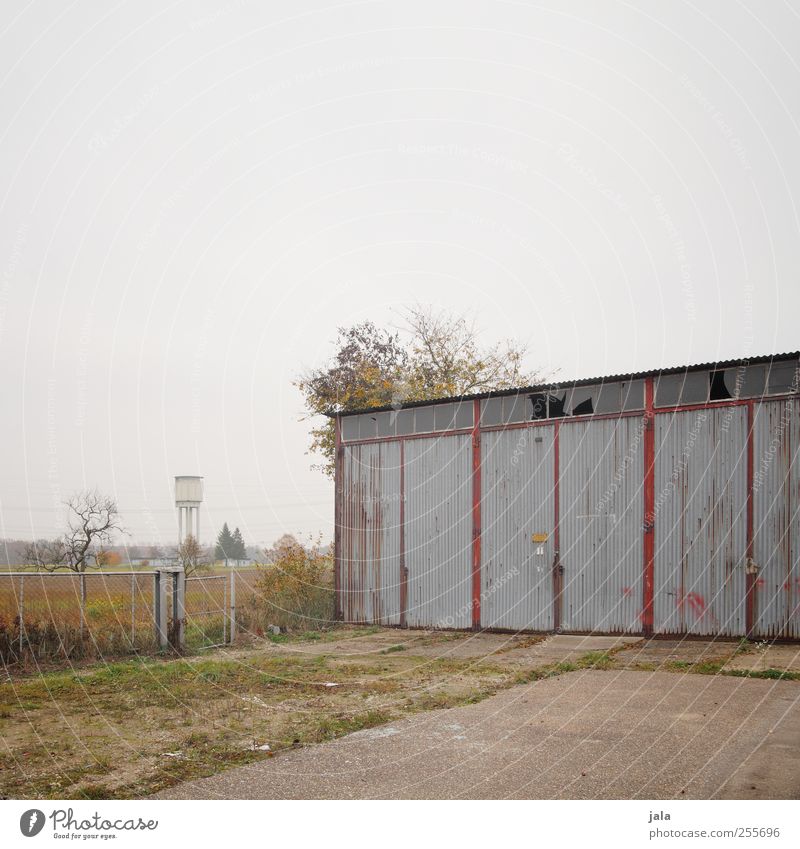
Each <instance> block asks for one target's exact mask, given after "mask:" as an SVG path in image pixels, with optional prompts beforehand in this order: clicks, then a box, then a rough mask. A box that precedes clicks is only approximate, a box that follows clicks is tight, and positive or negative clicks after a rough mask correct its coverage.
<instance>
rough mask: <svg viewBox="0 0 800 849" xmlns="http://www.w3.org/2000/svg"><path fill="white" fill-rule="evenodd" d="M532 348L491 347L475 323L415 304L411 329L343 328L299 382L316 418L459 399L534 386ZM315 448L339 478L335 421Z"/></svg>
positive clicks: (314, 436) (323, 426)
mask: <svg viewBox="0 0 800 849" xmlns="http://www.w3.org/2000/svg"><path fill="white" fill-rule="evenodd" d="M526 354H527V349H526V347H525V346H524V345H521V344H519V343H517V342H514V341H512V340H505V341H503V342H499V343H497V344H495V345H490V346H488V347H486V346H483V345H482V344H481V342H480V338H479V332H478V329H477V328H476V326H475V323H474V322H473V321H470V320H468V319H467V318H466V317H464V316H453V315H451V314H449V313H447V312H437V311H435V310H432V309H429V308H426V307H413V308H411V309H409V310H408V311H407V313H406V315H405V327H404V328H403V329H402V330H401V331H390V330H386V329H383V328H379V327H377V326H376V325H375V324H374V323H373V322H371V321H364V322H361V323H359V324H356V325H353V326H352V327H349V328H345V327H342V328H339V332H338V336H337V339H336V351H335V353H334V355H333V357H332V358H331V360H330V361H329V362H328V363H327V364H325V365H324V366H321V367H318V368H314V369H310V370H309V371H307V372H306V373H305V374H303V375H302V376H301V377H300V378H299V379H298V380H297V381H296V383H295V385H296V386H297V387H298V388H299V389H300V391H301V392H302V393H303V396H304V398H305V405H306V410H307V417H308V418H316V417H317V416H320V415H325V414H328V413H336V412H345V411H347V410H359V409H367V408H370V407H383V406H389V405H392V406H395V407H397V408H398V409H399V408H400V407H401V406H402V405H403V404H404V403H405V402H407V401H424V400H428V399H433V398H445V397H447V398H451V397H459V396H462V395H469V394H472V393H476V392H488V391H491V390H496V389H508V388H512V387H515V386H524V385H531V384H534V383H536V382H538V381H539V380H541V375H540V374H538V373H536V372H530V371H526V369H525V367H524V363H523V360H524V358H525V356H526ZM311 451H312V452H313V453H316V454H318V455H319V456H320V457H321V459H322V462H321V463H320V464H318V466H317V468H320V469H322V470H323V471H324V472H325V473H326V474H328V475H333V468H334V453H335V431H334V423H333V421H332V420H331V419H329V418H328V419H326V420H325V421H324V422H320V423H319V424H316V423H315V424H314V426H313V427H312V429H311Z"/></svg>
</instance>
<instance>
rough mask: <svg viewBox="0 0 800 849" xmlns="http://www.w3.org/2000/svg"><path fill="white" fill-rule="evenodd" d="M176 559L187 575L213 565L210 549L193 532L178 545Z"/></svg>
mask: <svg viewBox="0 0 800 849" xmlns="http://www.w3.org/2000/svg"><path fill="white" fill-rule="evenodd" d="M176 560H177V561H178V565H179V566H182V567H183V571H184V572H185V573H186V574H187V575H191V574H192V572H200V571H203V570H205V569H208V567H209V566H210V565H211V561H210V558H209V556H208V551H207V550H206V549H205V548H203V546H202V545H200V543H199V542H198V541H197V540H196V539H195V538H194V537H193V536H192V535H191V534H189V536H187V537H186V539H185V540H184V541H183V542H182V543H181V544H180V545H179V546H178V548H177V550H176Z"/></svg>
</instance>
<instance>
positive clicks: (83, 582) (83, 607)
mask: <svg viewBox="0 0 800 849" xmlns="http://www.w3.org/2000/svg"><path fill="white" fill-rule="evenodd" d="M80 587H81V640H85V639H86V637H87V632H88V630H89V628H88V626H87V623H86V573H85V572H81V573H80Z"/></svg>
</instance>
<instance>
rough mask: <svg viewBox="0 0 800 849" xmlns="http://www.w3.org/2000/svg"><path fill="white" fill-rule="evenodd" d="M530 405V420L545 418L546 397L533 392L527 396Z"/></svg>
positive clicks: (540, 393)
mask: <svg viewBox="0 0 800 849" xmlns="http://www.w3.org/2000/svg"><path fill="white" fill-rule="evenodd" d="M528 400H529V401H530V403H531V419H546V418H547V395H545V394H544V393H542V392H534V393H533V394H531V395H529V396H528Z"/></svg>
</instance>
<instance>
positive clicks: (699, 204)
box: [0, 0, 800, 543]
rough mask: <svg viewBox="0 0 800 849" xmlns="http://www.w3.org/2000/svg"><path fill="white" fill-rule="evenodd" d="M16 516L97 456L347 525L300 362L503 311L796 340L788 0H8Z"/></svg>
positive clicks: (552, 347) (155, 532)
mask: <svg viewBox="0 0 800 849" xmlns="http://www.w3.org/2000/svg"><path fill="white" fill-rule="evenodd" d="M1 14H2V19H1V20H0V106H1V108H2V122H0V233H1V234H2V244H1V246H0V274H1V275H2V277H0V375H1V376H2V377H1V380H2V396H1V397H2V402H3V412H2V415H1V416H0V444H1V445H2V457H3V461H2V469H1V470H0V536H7V537H30V536H33V535H36V536H43V535H49V534H52V533H54V531H55V530H57V525H58V522H59V520H60V517H59V516H58V511H57V509H56V506H57V505H58V503H59V502H60V501H61V500H63V498H65V497H66V496H67V495H69V494H70V493H71V492H72V491H74V490H75V489H77V488H80V487H82V486H85V485H97V486H99V487H100V488H101V489H102V490H105V491H107V492H111V493H114V494H116V496H117V497H118V500H119V505H120V508H121V510H122V512H123V516H124V520H125V523H126V525H127V526H128V528H129V529H130V530H131V531H132V532H133V534H134V537H135V538H136V539H138V540H142V541H145V540H160V541H162V542H172V541H173V539H174V537H175V535H176V530H175V517H174V508H173V506H172V498H173V496H172V477H173V476H174V475H175V474H201V475H204V476H205V481H206V503H205V506H204V511H203V517H202V522H203V525H204V531H205V532H206V533H205V534H204V536H207V537H208V538H209V539H210V537H211V535H212V532H215V531H216V529H217V527H218V525H219V524H221V522H222V521H223V520H225V519H227V520H228V521H229V522H230V523H231V524H238V525H240V526H241V527H242V530H243V532H244V534H245V538H246V539H247V541H248V542H250V543H252V542H266V541H271V540H273V539H274V538H275V537H277V536H278V535H279V534H281V533H283V532H284V531H291V532H301V533H310V532H314V531H320V532H322V533H323V534H325V536H326V537H329V536H330V534H331V531H332V524H333V498H332V495H333V493H332V485H331V484H330V482H329V481H328V480H327V479H325V478H323V477H322V476H321V475H320V474H319V473H318V472H313V471H310V470H309V465H310V458H309V457H308V456H306V454H305V452H306V449H307V444H308V424H307V423H305V422H301V421H299V417H300V414H301V412H302V404H301V398H300V396H299V394H298V393H297V391H296V390H295V389H293V387H292V385H291V381H292V378H293V377H294V376H295V375H296V374H297V372H298V371H299V370H301V369H302V368H303V367H304V366H309V365H312V364H316V363H320V362H321V361H323V360H324V359H325V358H326V357H327V356H329V355H330V353H331V351H332V345H331V342H332V340H333V338H334V336H335V329H336V327H337V325H345V324H349V323H352V322H356V321H360V320H362V319H366V318H370V319H373V320H375V321H376V322H378V323H384V324H389V323H398V321H399V319H400V316H401V314H402V310H403V308H404V307H405V306H406V305H408V304H410V303H414V302H419V303H426V304H433V305H436V306H438V307H445V308H448V309H452V310H455V311H470V312H471V313H472V314H474V315H476V316H477V318H478V321H479V324H480V326H481V327H482V329H483V331H484V335H485V339H486V341H487V342H491V341H494V340H497V339H500V338H504V337H509V336H511V337H516V338H518V339H520V340H523V341H526V342H528V343H529V345H530V351H531V355H530V362H529V364H528V365H529V366H530V367H531V368H537V367H538V368H543V369H547V370H555V369H559V370H560V371H559V375H560V377H562V378H572V377H582V376H593V375H599V374H604V373H613V372H620V371H631V370H637V369H646V368H657V367H660V366H672V365H680V364H682V363H691V362H698V361H707V360H714V359H718V358H730V357H738V356H740V355H748V354H760V353H771V352H775V351H785V350H795V349H797V348H798V347H800V345H798V333H797V321H798V315H799V314H800V303H799V302H800V287H799V286H798V269H799V268H800V239H798V210H797V208H796V198H797V197H798V188H799V187H800V162H799V157H798V150H800V133H799V132H798V121H800V73H798V72H799V70H800V69H799V68H798V64H797V63H798V58H797V57H798V56H799V55H800V50H798V48H799V47H800V17H799V16H798V7H797V6H796V5H795V6H794V8H793V7H792V6H790V5H789V4H787V3H783V2H777V0H776V2H770V3H763V2H762V3H757V2H748V3H740V2H722V0H720V2H700V3H694V4H689V3H681V2H674V3H664V2H639V3H621V2H610V0H608V1H607V2H589V0H586V2H547V3H536V2H525V0H521V1H520V2H463V0H460V2H455V1H454V2H431V0H426V2H414V0H404V2H343V3H325V2H303V3H300V2H296V0H293V2H269V3H257V2H247V0H229V2H219V0H210V2H191V3H190V2H183V3H170V2H168V0H158V2H143V0H137V2H117V3H114V2H109V3H106V2H99V0H98V2H83V3H73V4H71V5H67V4H52V3H44V2H30V3H24V2H15V0H4V2H3V4H2V13H1Z"/></svg>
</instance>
